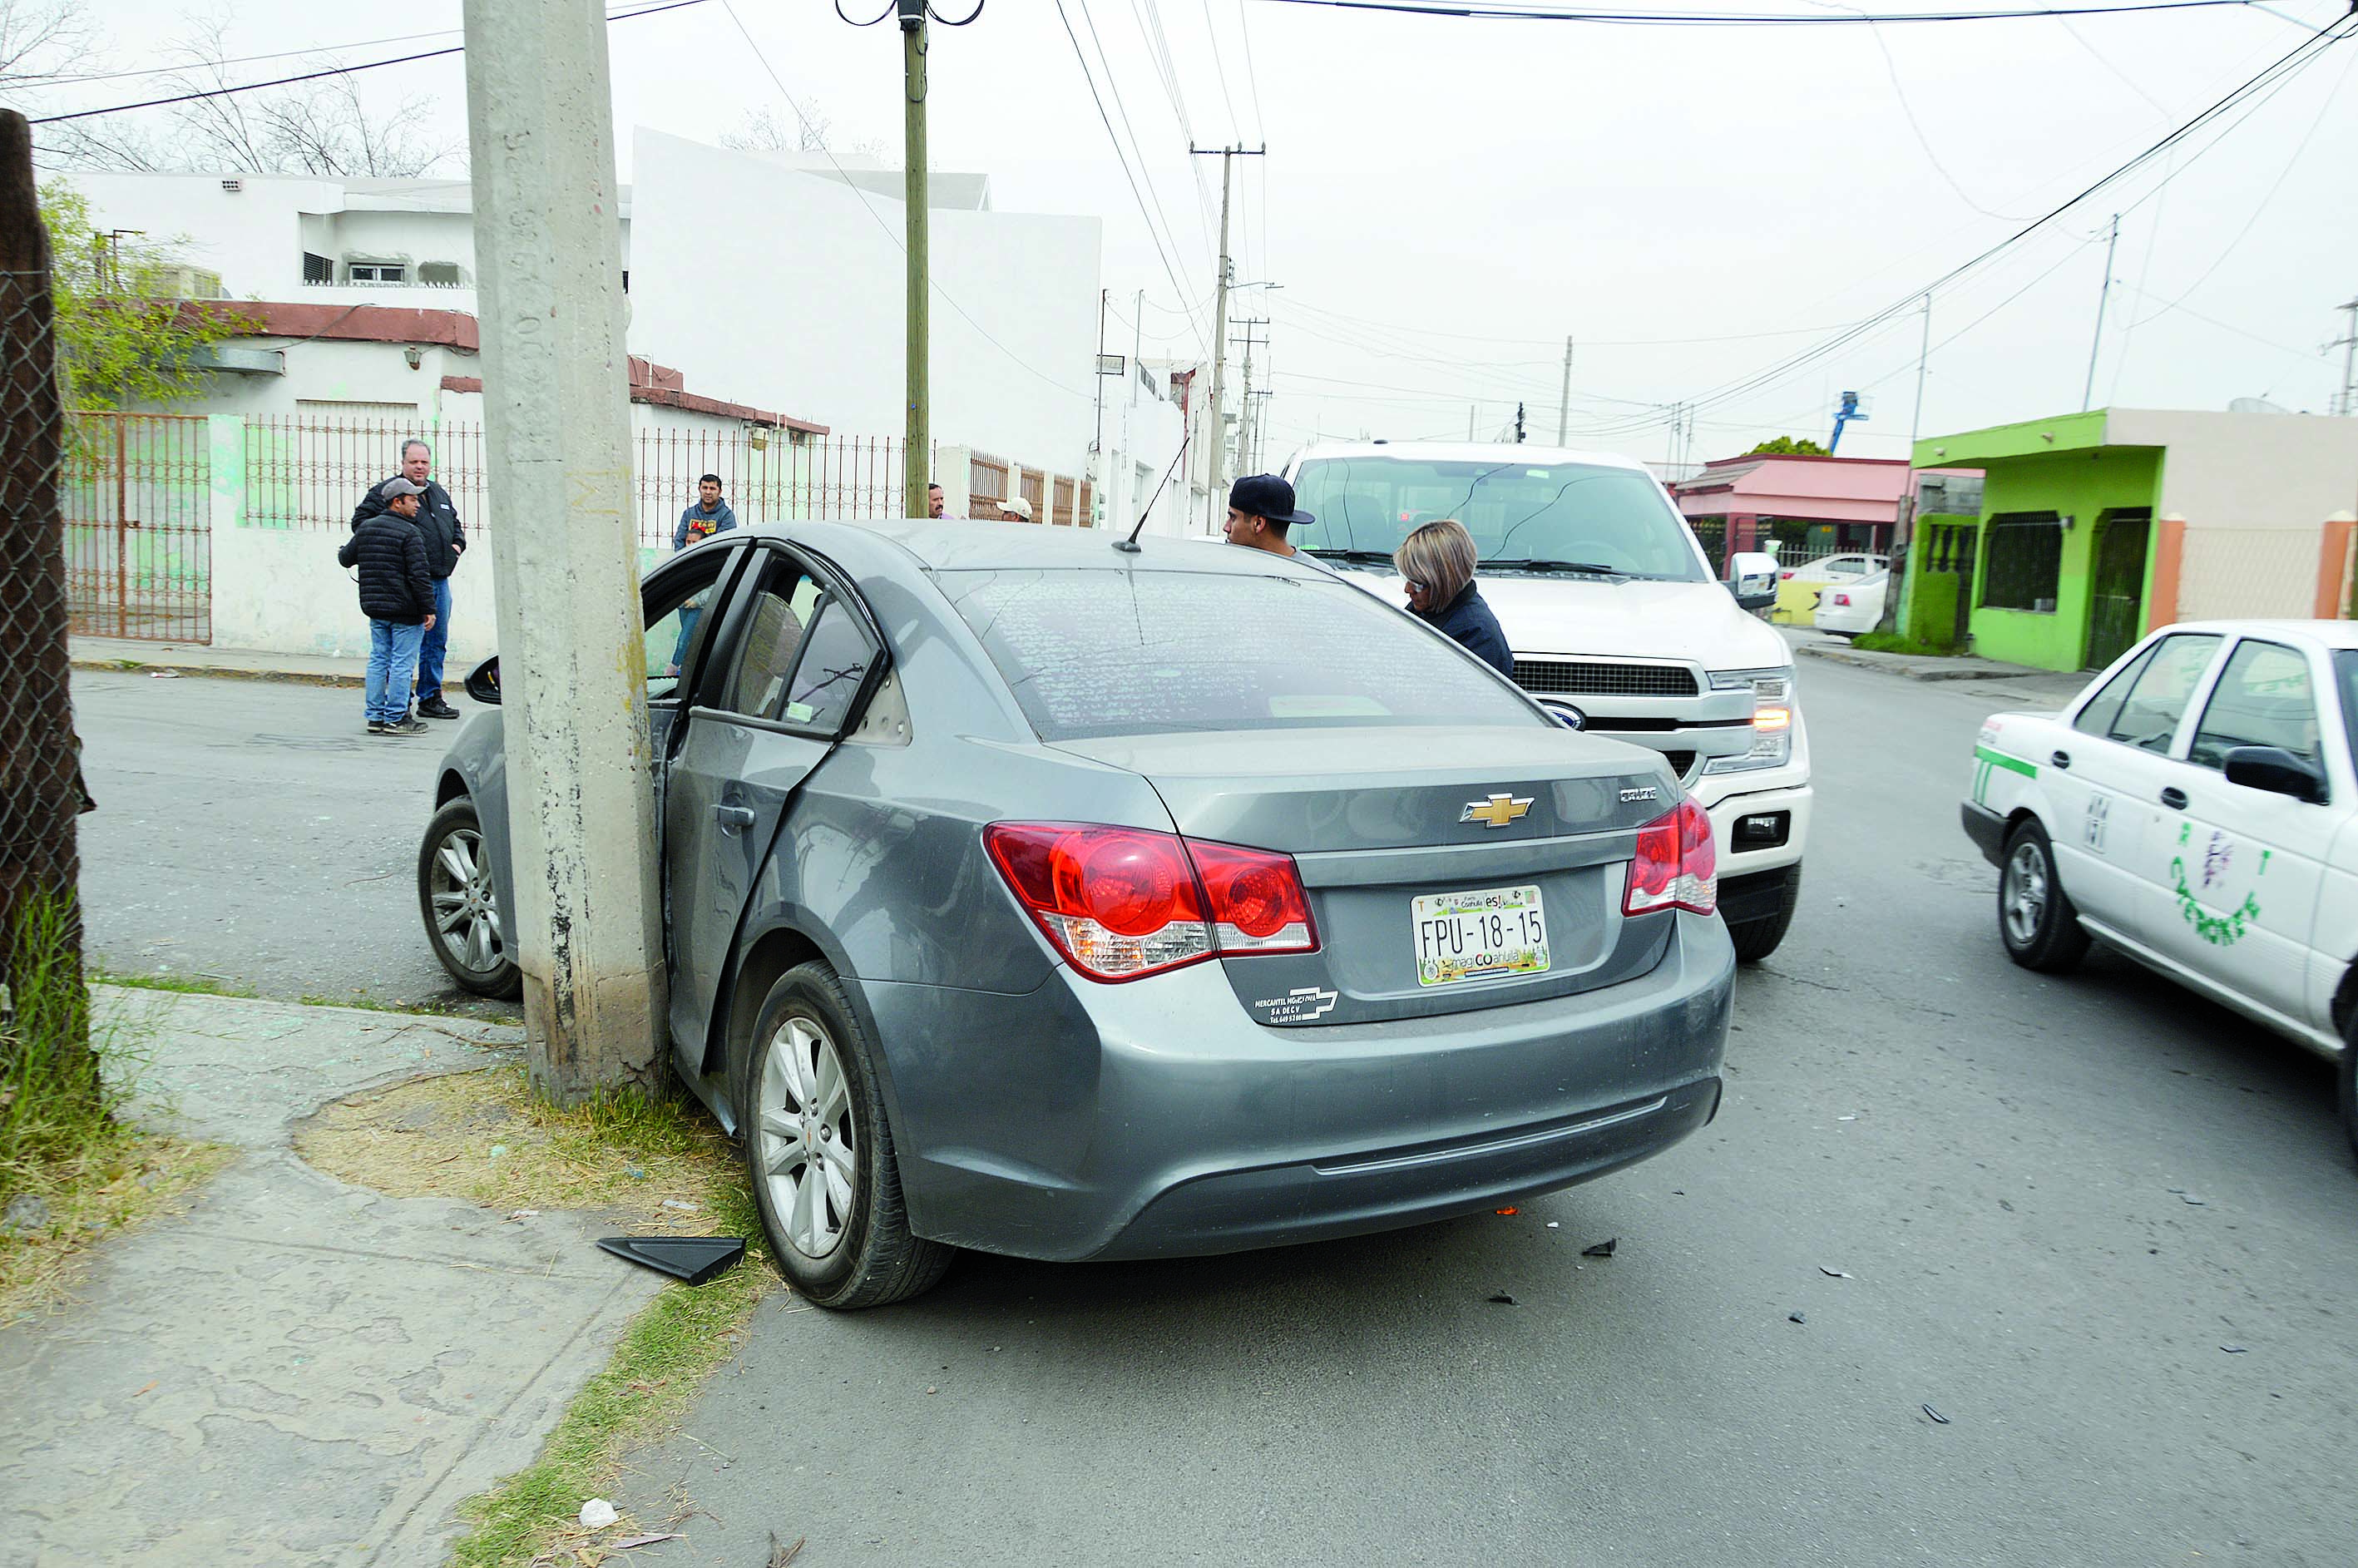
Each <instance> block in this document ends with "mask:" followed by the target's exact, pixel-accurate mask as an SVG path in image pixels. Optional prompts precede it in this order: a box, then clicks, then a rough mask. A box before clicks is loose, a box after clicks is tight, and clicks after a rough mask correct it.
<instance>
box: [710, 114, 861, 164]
mask: <svg viewBox="0 0 2358 1568" xmlns="http://www.w3.org/2000/svg"><path fill="white" fill-rule="evenodd" d="M834 128H835V122H834V121H832V120H830V119H828V118H827V116H826V115H824V114H820V113H818V112H817V110H813V111H811V113H810V114H809V116H808V117H807V118H806V117H804V116H803V115H802V114H800V113H799V112H797V113H796V115H795V123H794V124H792V125H788V124H785V123H784V121H782V120H780V119H779V118H778V117H777V116H776V115H775V114H771V113H770V111H769V110H767V109H756V110H754V111H753V112H752V114H749V115H747V116H746V117H745V123H744V124H743V125H742V126H741V127H740V128H739V129H737V130H734V131H728V132H724V133H722V135H721V137H720V145H721V146H724V147H733V148H735V149H736V150H737V151H739V152H741V153H820V154H824V153H826V152H827V147H828V142H827V132H828V131H830V130H832V129H834ZM836 150H837V151H838V152H840V153H842V154H844V155H845V156H846V157H863V158H874V159H877V160H879V161H880V162H881V161H882V159H883V157H884V155H885V146H884V144H883V143H882V142H879V141H862V142H854V143H852V144H851V145H850V146H845V147H838V148H837V149H836Z"/></svg>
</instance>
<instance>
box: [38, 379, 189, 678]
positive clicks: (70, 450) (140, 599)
mask: <svg viewBox="0 0 2358 1568" xmlns="http://www.w3.org/2000/svg"><path fill="white" fill-rule="evenodd" d="M65 481H66V482H65V485H64V487H63V495H62V498H61V499H62V500H63V503H64V505H63V508H62V510H63V513H64V518H65V557H66V593H67V598H68V600H69V601H70V606H71V628H72V630H73V631H74V632H75V633H79V634H81V635H83V636H92V637H130V638H138V639H142V640H145V641H149V642H159V643H210V642H211V641H212V448H211V435H210V427H209V426H208V425H207V422H206V420H205V419H204V417H203V416H201V415H196V416H191V415H184V414H114V413H106V414H98V413H78V414H74V415H71V416H70V437H69V441H68V446H67V452H66V471H65Z"/></svg>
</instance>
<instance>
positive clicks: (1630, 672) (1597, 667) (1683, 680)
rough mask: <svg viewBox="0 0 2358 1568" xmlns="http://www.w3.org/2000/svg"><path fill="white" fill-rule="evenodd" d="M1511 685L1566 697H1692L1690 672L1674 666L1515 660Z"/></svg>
mask: <svg viewBox="0 0 2358 1568" xmlns="http://www.w3.org/2000/svg"><path fill="white" fill-rule="evenodd" d="M1515 684H1516V685H1517V686H1519V687H1522V688H1523V689H1524V690H1525V691H1531V692H1542V693H1549V694H1561V695H1563V696H1567V697H1572V696H1580V695H1584V694H1585V695H1588V696H1595V697H1693V696H1694V695H1695V694H1696V687H1695V678H1694V672H1693V670H1690V669H1686V668H1683V667H1682V666H1680V665H1617V664H1606V663H1603V662H1601V661H1591V660H1574V659H1517V660H1516V661H1515Z"/></svg>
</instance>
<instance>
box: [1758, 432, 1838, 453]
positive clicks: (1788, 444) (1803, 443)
mask: <svg viewBox="0 0 2358 1568" xmlns="http://www.w3.org/2000/svg"><path fill="white" fill-rule="evenodd" d="M1744 455H1745V456H1746V457H1747V458H1757V457H1785V458H1823V457H1825V456H1827V455H1828V454H1827V452H1826V449H1824V448H1823V447H1821V446H1820V445H1818V444H1817V443H1816V442H1815V441H1812V440H1811V439H1810V438H1808V437H1807V436H1802V437H1799V438H1795V437H1792V436H1779V437H1777V438H1774V439H1772V440H1767V441H1763V442H1761V443H1760V444H1759V445H1758V446H1757V447H1755V448H1753V449H1751V450H1750V451H1748V452H1747V453H1745V454H1744Z"/></svg>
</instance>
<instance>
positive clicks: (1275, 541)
mask: <svg viewBox="0 0 2358 1568" xmlns="http://www.w3.org/2000/svg"><path fill="white" fill-rule="evenodd" d="M1316 521H1317V519H1316V518H1314V517H1313V516H1311V515H1310V514H1309V513H1307V512H1296V511H1295V510H1294V509H1293V486H1292V485H1290V484H1288V483H1286V482H1285V481H1283V480H1282V479H1280V478H1278V477H1277V476H1276V475H1275V474H1273V473H1251V474H1247V475H1245V477H1244V478H1242V479H1240V480H1238V481H1237V482H1236V484H1235V485H1234V486H1233V487H1231V488H1230V489H1229V491H1228V529H1227V533H1228V543H1229V544H1231V545H1242V546H1244V547H1245V548H1246V549H1248V550H1266V551H1268V552H1269V553H1270V554H1271V555H1272V556H1286V557H1291V558H1293V559H1294V560H1297V561H1300V562H1301V563H1302V564H1303V566H1308V567H1316V568H1319V569H1320V570H1322V571H1325V570H1327V569H1329V568H1327V566H1326V563H1325V562H1324V561H1322V560H1319V559H1318V558H1317V557H1314V556H1310V555H1306V554H1304V553H1303V552H1302V551H1300V550H1297V549H1295V548H1294V547H1293V546H1292V545H1289V544H1287V543H1286V542H1285V531H1286V530H1287V529H1289V528H1291V527H1293V525H1294V524H1296V523H1315V522H1316Z"/></svg>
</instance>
